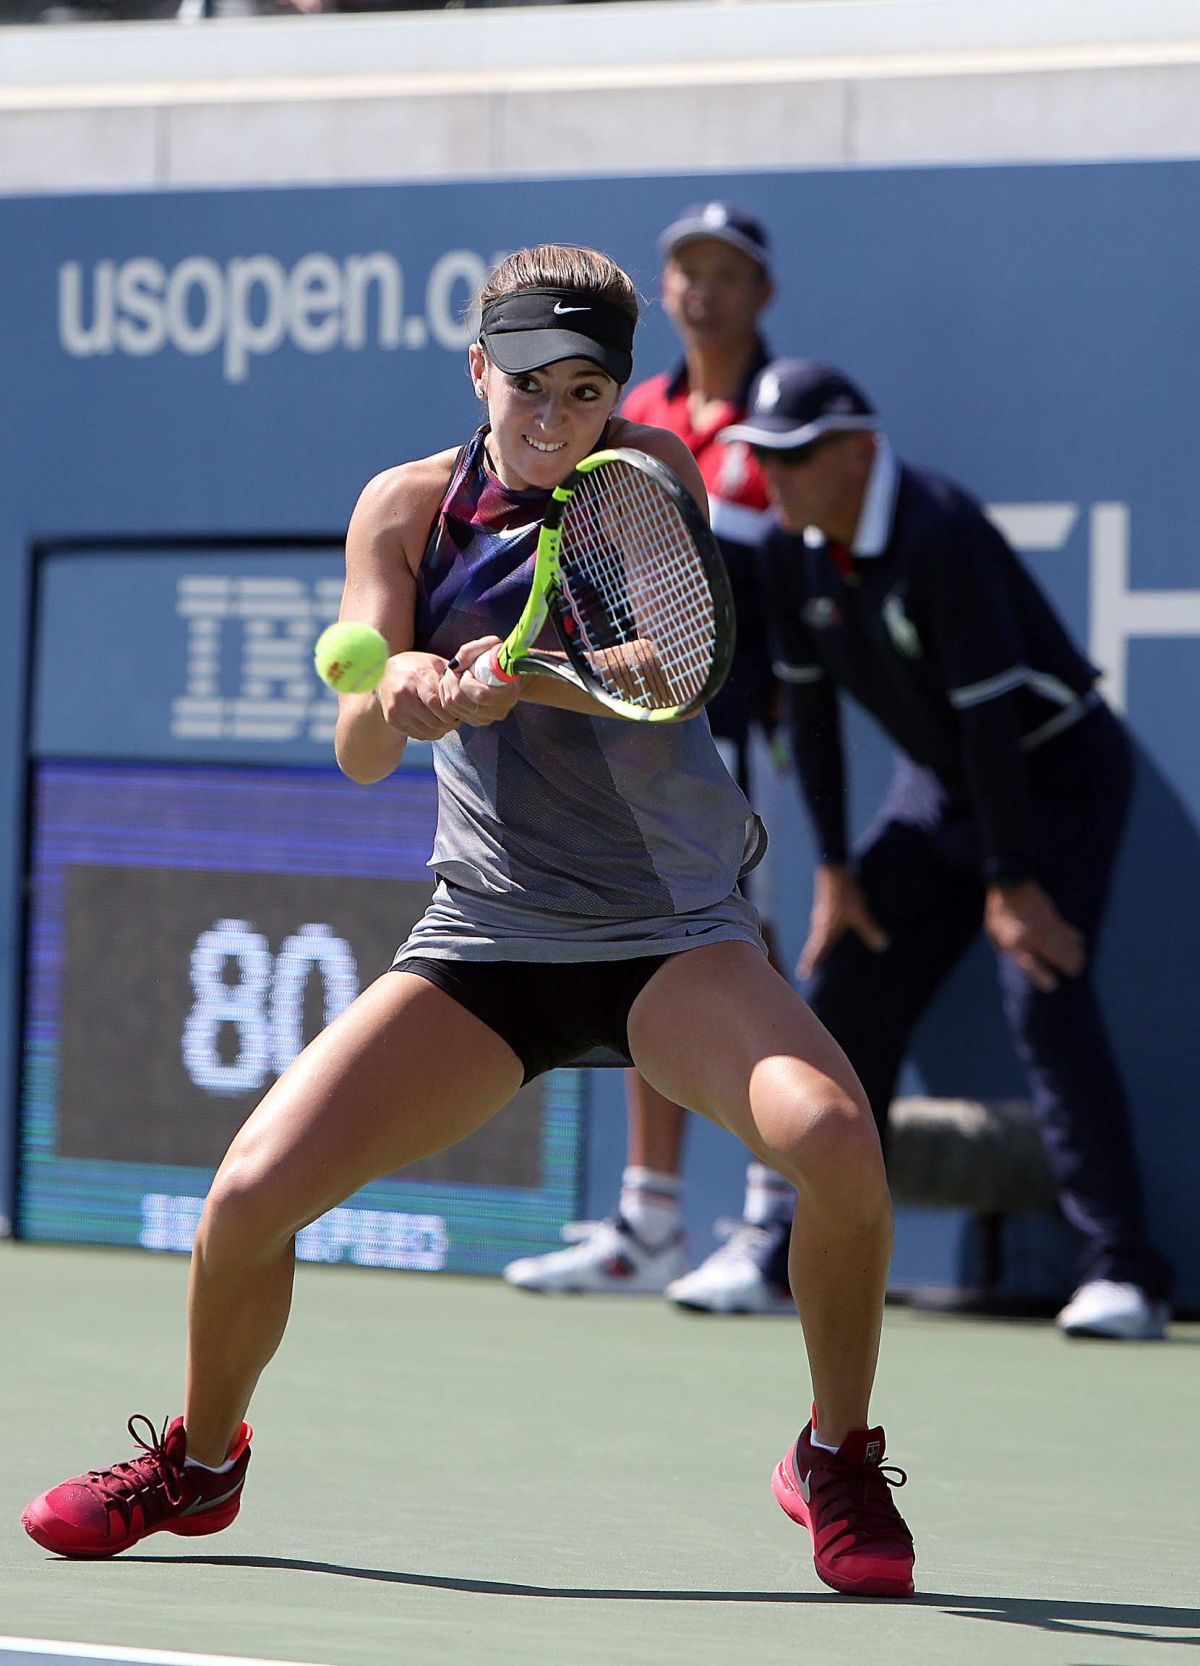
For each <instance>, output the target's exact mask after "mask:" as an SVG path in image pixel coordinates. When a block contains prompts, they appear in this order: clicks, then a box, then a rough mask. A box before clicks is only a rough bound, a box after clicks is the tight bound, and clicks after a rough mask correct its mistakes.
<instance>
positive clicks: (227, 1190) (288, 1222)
mask: <svg viewBox="0 0 1200 1666" xmlns="http://www.w3.org/2000/svg"><path fill="white" fill-rule="evenodd" d="M293 1214H294V1211H292V1210H291V1209H289V1207H288V1205H287V1199H286V1198H285V1197H284V1196H283V1195H282V1193H281V1189H280V1187H279V1184H278V1181H277V1178H276V1177H274V1176H272V1174H271V1173H270V1171H269V1170H268V1169H266V1168H265V1167H264V1166H263V1165H262V1164H260V1163H257V1162H256V1161H255V1160H254V1159H253V1158H252V1157H233V1156H230V1157H227V1158H226V1160H225V1162H224V1163H223V1164H222V1165H221V1168H220V1170H219V1171H218V1173H217V1177H216V1179H215V1180H214V1181H213V1183H212V1187H211V1188H210V1190H209V1194H208V1197H207V1198H206V1199H205V1202H204V1213H203V1214H202V1216H201V1218H200V1226H199V1230H198V1232H197V1242H198V1243H199V1244H200V1246H201V1247H202V1248H203V1249H204V1250H206V1251H207V1252H208V1253H209V1254H214V1253H222V1252H229V1253H235V1254H237V1255H239V1256H247V1255H249V1256H252V1255H253V1254H254V1253H255V1252H257V1251H261V1250H265V1249H270V1248H272V1247H273V1246H274V1245H275V1244H276V1243H277V1242H285V1241H286V1240H287V1239H288V1238H289V1237H290V1236H291V1234H292V1233H293V1232H294V1231H295V1227H296V1223H295V1221H294V1220H293Z"/></svg>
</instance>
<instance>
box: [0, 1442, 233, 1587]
mask: <svg viewBox="0 0 1200 1666" xmlns="http://www.w3.org/2000/svg"><path fill="white" fill-rule="evenodd" d="M138 1423H141V1424H143V1425H144V1426H145V1428H146V1430H147V1432H148V1434H149V1439H147V1440H143V1439H142V1437H141V1435H140V1434H139V1433H138V1431H137V1429H136V1428H135V1424H138ZM129 1433H130V1435H131V1436H132V1438H133V1439H134V1440H135V1441H136V1442H137V1443H138V1445H139V1446H140V1447H141V1448H142V1453H143V1455H142V1456H141V1457H139V1458H131V1459H130V1460H129V1461H128V1462H127V1463H119V1464H113V1466H112V1468H111V1469H92V1470H89V1471H88V1473H87V1474H86V1475H76V1476H73V1477H72V1478H71V1480H69V1481H63V1482H62V1483H61V1484H60V1485H59V1486H57V1487H52V1488H51V1489H50V1491H49V1492H44V1493H43V1494H42V1495H41V1497H40V1498H35V1499H34V1500H33V1502H32V1504H30V1505H28V1506H27V1507H26V1510H25V1513H24V1515H23V1516H22V1517H21V1523H22V1526H23V1527H24V1528H25V1531H26V1532H27V1533H28V1534H29V1536H30V1538H31V1539H35V1540H36V1541H37V1543H38V1544H40V1545H41V1546H42V1547H43V1548H44V1549H46V1550H52V1551H54V1552H55V1553H56V1554H57V1555H59V1556H115V1555H116V1554H117V1553H118V1551H122V1550H128V1549H129V1547H130V1545H135V1544H137V1542H138V1540H139V1539H144V1538H145V1537H146V1535H147V1534H148V1533H157V1532H159V1531H160V1529H162V1530H165V1531H166V1532H168V1533H182V1534H186V1535H190V1534H193V1533H196V1534H199V1533H219V1532H220V1531H221V1529H222V1527H228V1526H229V1524H230V1522H231V1521H232V1520H233V1518H234V1516H236V1515H237V1513H238V1510H239V1509H240V1507H241V1502H242V1483H243V1482H244V1481H245V1479H246V1469H247V1466H248V1465H249V1463H250V1436H251V1434H252V1433H253V1431H252V1430H251V1428H250V1425H249V1424H248V1423H243V1424H242V1426H241V1428H240V1429H239V1430H238V1433H237V1438H236V1439H235V1441H234V1443H233V1445H232V1447H231V1448H230V1451H229V1457H230V1459H232V1460H233V1461H232V1464H231V1466H230V1468H229V1469H226V1470H222V1471H217V1470H212V1469H200V1468H197V1467H196V1466H194V1465H193V1466H192V1467H191V1468H188V1467H187V1466H186V1465H185V1462H184V1460H185V1459H186V1457H187V1437H186V1436H185V1434H184V1432H183V1419H182V1417H177V1418H176V1419H175V1421H174V1422H173V1423H172V1424H170V1425H169V1426H168V1425H166V1424H164V1425H163V1430H162V1433H161V1434H155V1432H154V1425H153V1423H151V1421H150V1419H149V1418H148V1417H141V1416H136V1417H131V1418H130V1419H129Z"/></svg>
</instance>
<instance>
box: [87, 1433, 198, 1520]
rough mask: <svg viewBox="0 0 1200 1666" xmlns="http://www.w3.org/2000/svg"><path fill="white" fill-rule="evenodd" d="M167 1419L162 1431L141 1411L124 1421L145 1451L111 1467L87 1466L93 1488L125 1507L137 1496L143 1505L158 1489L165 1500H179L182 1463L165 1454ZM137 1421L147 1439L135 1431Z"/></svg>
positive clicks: (109, 1501)
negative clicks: (91, 1467) (146, 1434)
mask: <svg viewBox="0 0 1200 1666" xmlns="http://www.w3.org/2000/svg"><path fill="white" fill-rule="evenodd" d="M170 1421H171V1420H170V1418H167V1419H166V1420H165V1421H164V1423H163V1426H162V1430H161V1432H159V1433H156V1432H155V1428H154V1424H153V1423H152V1422H151V1421H150V1419H149V1418H148V1417H145V1416H143V1415H142V1414H141V1413H140V1412H138V1413H135V1414H134V1416H133V1417H131V1418H130V1419H129V1422H128V1423H127V1424H126V1428H127V1429H128V1430H129V1436H130V1439H131V1440H134V1441H136V1442H137V1444H138V1445H139V1446H140V1447H141V1448H142V1451H143V1453H144V1454H145V1455H144V1456H143V1457H140V1458H130V1459H129V1460H128V1461H127V1462H125V1463H119V1464H113V1466H112V1468H111V1469H92V1470H89V1471H88V1477H87V1479H88V1484H89V1485H90V1486H91V1488H92V1490H93V1491H94V1492H96V1493H98V1494H99V1496H100V1497H101V1498H103V1499H104V1500H105V1502H106V1503H109V1504H116V1505H118V1506H119V1507H120V1508H121V1509H128V1508H129V1506H130V1505H131V1504H132V1503H133V1501H134V1500H135V1499H137V1498H139V1497H140V1498H141V1500H142V1506H143V1508H145V1506H146V1504H147V1503H148V1502H149V1501H150V1500H151V1498H152V1497H153V1495H154V1494H155V1493H159V1492H161V1494H162V1496H163V1498H164V1499H165V1501H166V1502H167V1503H168V1504H170V1505H172V1506H174V1505H177V1504H181V1503H182V1502H183V1465H182V1464H181V1463H177V1462H176V1461H175V1459H173V1458H172V1457H171V1456H170V1455H169V1454H168V1452H167V1446H166V1441H167V1430H168V1428H169V1427H170ZM138 1423H140V1424H142V1425H143V1426H144V1428H145V1429H146V1430H147V1432H148V1434H149V1437H150V1438H149V1439H148V1440H143V1439H142V1436H141V1435H140V1434H139V1433H138V1431H137V1429H136V1427H135V1425H136V1424H138ZM160 1508H161V1503H160Z"/></svg>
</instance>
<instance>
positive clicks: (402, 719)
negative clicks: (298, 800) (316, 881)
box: [334, 452, 455, 785]
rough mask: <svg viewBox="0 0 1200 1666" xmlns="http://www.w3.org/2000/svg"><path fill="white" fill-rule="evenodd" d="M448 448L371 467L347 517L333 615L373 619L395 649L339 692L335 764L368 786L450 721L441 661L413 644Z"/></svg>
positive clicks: (450, 457) (371, 622) (449, 455)
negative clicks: (356, 684) (364, 687)
mask: <svg viewBox="0 0 1200 1666" xmlns="http://www.w3.org/2000/svg"><path fill="white" fill-rule="evenodd" d="M454 455H455V454H454V453H453V452H443V453H441V454H440V455H438V456H435V457H425V458H422V459H421V460H420V461H419V462H414V463H402V464H400V466H399V467H397V468H392V469H386V470H385V471H384V472H383V473H382V474H379V475H376V476H375V478H374V480H372V481H370V482H369V483H368V484H367V486H365V487H364V489H363V492H362V495H361V497H360V498H359V500H358V503H357V504H356V505H355V509H354V514H353V515H352V516H351V518H350V527H349V530H348V532H347V534H346V583H345V587H344V589H343V591H342V605H341V611H340V615H339V616H340V617H341V618H342V619H354V620H358V621H359V622H361V623H362V624H365V625H374V627H375V629H376V630H377V631H380V632H381V633H382V635H383V636H384V637H385V638H386V639H387V643H388V646H389V648H390V649H391V657H390V658H389V660H388V664H387V670H386V671H385V673H384V676H383V680H382V682H381V683H380V684H379V686H378V688H376V689H373V690H372V691H371V693H369V694H341V695H339V696H338V720H337V730H336V734H335V737H334V751H335V753H336V756H337V761H338V765H339V767H340V768H341V770H342V772H343V773H344V774H345V775H348V776H349V777H350V779H351V780H352V781H358V782H361V783H363V784H364V785H365V784H367V783H370V782H372V781H381V780H382V779H383V778H384V777H385V776H387V775H390V774H391V773H392V771H393V770H394V769H395V768H396V766H397V765H398V764H399V762H400V760H401V758H402V757H403V756H404V748H405V746H406V744H407V743H408V741H409V740H410V739H413V740H440V739H441V737H442V736H443V735H444V734H446V733H447V731H448V730H449V729H451V728H452V727H453V722H454V720H453V719H452V718H451V716H450V715H449V714H448V713H446V712H444V711H443V709H442V704H441V700H440V697H439V693H438V684H439V680H440V678H441V675H442V673H443V671H444V670H445V668H446V662H445V660H444V659H441V658H440V657H439V656H438V655H437V654H426V653H420V652H417V651H416V650H414V648H413V632H414V621H415V615H416V600H417V585H416V574H417V570H418V568H419V566H420V562H421V558H422V556H423V554H424V549H425V541H426V539H427V538H428V536H429V529H430V527H431V525H432V524H433V518H434V516H435V515H436V513H437V510H438V505H439V504H440V502H441V498H442V494H443V493H444V491H445V489H446V483H447V480H448V479H449V474H450V469H451V467H452V465H453V460H454Z"/></svg>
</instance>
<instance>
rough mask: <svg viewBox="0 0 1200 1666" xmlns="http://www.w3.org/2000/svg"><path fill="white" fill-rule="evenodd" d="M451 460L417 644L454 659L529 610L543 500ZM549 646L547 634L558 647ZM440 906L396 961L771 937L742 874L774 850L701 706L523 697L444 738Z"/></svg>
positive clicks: (437, 845)
mask: <svg viewBox="0 0 1200 1666" xmlns="http://www.w3.org/2000/svg"><path fill="white" fill-rule="evenodd" d="M486 433H487V430H486V428H481V429H480V430H479V432H478V433H476V434H475V436H474V437H473V439H472V440H471V441H470V442H469V443H468V444H467V445H466V446H465V447H464V448H463V450H462V451H461V452H460V453H459V456H458V458H457V460H456V462H455V466H454V470H453V473H452V475H451V478H450V482H449V485H448V487H447V490H446V494H445V496H444V498H443V500H442V504H441V507H440V510H439V512H438V515H437V518H436V520H435V522H434V525H433V528H432V531H431V533H430V537H429V542H428V545H427V547H426V550H425V554H424V557H423V559H422V563H421V567H420V571H419V573H418V577H417V607H416V634H415V641H414V646H415V647H416V648H418V649H421V650H423V651H426V652H429V653H436V654H441V655H444V656H445V657H446V658H449V657H450V656H451V655H452V654H453V653H454V652H455V651H456V650H457V649H458V648H459V647H460V646H461V644H462V643H464V642H466V641H469V640H470V639H471V638H473V637H479V636H483V635H487V634H494V635H496V636H504V635H506V634H507V632H508V631H509V630H511V629H512V627H513V625H514V624H515V623H516V620H517V617H518V615H519V613H520V611H521V608H522V606H523V605H524V602H525V598H526V596H527V594H528V591H529V583H530V579H531V576H532V572H533V559H534V548H535V545H536V543H537V535H538V529H539V526H540V523H541V518H542V515H543V513H544V511H545V507H546V504H547V501H548V497H549V494H548V493H546V492H543V491H524V492H516V491H512V490H510V489H509V488H507V487H505V486H503V485H501V483H500V482H499V481H498V480H497V479H496V478H495V476H494V475H493V474H492V472H491V470H490V469H489V468H488V466H487V462H486V458H485V454H484V447H483V441H484V437H485V435H486ZM549 645H551V646H552V645H553V643H552V641H551V642H550V643H549ZM434 766H435V769H436V772H437V778H438V823H437V834H436V837H435V840H434V847H433V855H432V857H431V858H430V866H431V867H432V868H433V869H434V870H435V872H436V873H437V875H438V878H439V881H440V883H439V885H438V887H437V891H436V892H435V896H434V901H433V903H432V905H431V907H430V910H429V911H428V913H427V914H426V916H425V918H424V919H423V920H422V921H421V922H420V923H419V924H418V926H417V927H416V929H415V930H414V932H413V934H412V936H411V937H410V938H409V940H408V942H407V943H406V944H405V945H404V947H403V948H402V949H401V951H400V953H399V955H398V956H397V962H400V961H402V960H403V959H404V958H405V957H406V956H411V955H417V954H433V955H440V956H443V957H449V958H462V959H513V960H555V959H558V960H577V959H585V958H593V957H595V958H600V959H617V958H623V957H627V956H634V955H639V954H662V953H667V952H670V951H671V950H672V949H673V948H675V947H679V948H684V947H690V946H691V943H692V941H693V940H694V939H695V938H696V937H697V936H703V937H704V939H705V940H706V941H717V940H719V939H721V938H728V937H736V938H739V939H742V940H748V941H752V942H755V943H760V939H759V935H758V924H757V916H756V915H755V913H754V911H753V909H751V908H750V907H749V906H748V905H747V904H746V903H745V901H744V900H743V899H742V898H741V897H740V895H738V894H737V891H736V885H737V881H738V879H739V877H740V876H741V875H742V874H743V873H745V872H747V871H748V870H749V869H750V868H751V867H753V866H754V864H755V862H756V861H757V860H758V859H759V858H760V857H761V855H762V852H763V850H764V849H765V847H766V835H765V832H764V831H763V828H762V824H761V823H760V822H759V820H758V818H757V817H756V816H755V815H754V813H753V812H752V810H751V809H750V805H749V803H748V802H747V800H746V799H745V797H744V796H743V794H742V793H741V792H740V791H739V789H738V787H737V786H736V785H735V783H734V782H733V780H732V779H731V777H730V775H729V773H728V771H727V770H726V768H725V766H724V764H723V763H722V761H721V758H720V756H719V754H718V752H717V749H716V746H715V744H714V742H713V739H712V735H711V733H710V731H709V727H708V721H707V719H706V718H705V717H704V716H703V715H701V716H699V717H695V718H692V719H689V720H688V721H686V722H683V723H673V724H663V725H649V724H643V723H635V722H630V721H629V720H628V719H626V718H619V717H586V716H584V715H582V714H580V713H577V712H567V711H560V710H557V709H555V708H554V707H551V706H541V705H535V704H534V703H533V702H531V701H522V702H521V703H520V704H519V705H518V706H517V707H516V708H515V709H514V711H513V712H512V713H511V714H510V715H509V716H508V717H507V718H505V720H504V721H503V722H502V723H496V724H493V725H491V726H490V727H488V728H479V729H476V728H469V727H466V726H464V727H463V728H462V729H461V730H458V731H456V732H455V733H453V734H450V735H447V736H446V738H445V739H444V740H441V741H438V742H437V743H436V745H435V747H434Z"/></svg>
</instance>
